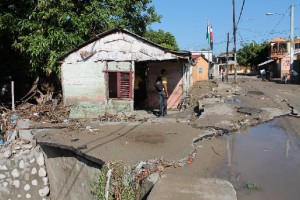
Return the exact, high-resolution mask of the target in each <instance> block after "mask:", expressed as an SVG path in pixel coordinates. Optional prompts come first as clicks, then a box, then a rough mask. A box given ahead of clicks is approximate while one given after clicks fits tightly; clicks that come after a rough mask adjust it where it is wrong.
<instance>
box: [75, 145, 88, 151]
mask: <svg viewBox="0 0 300 200" xmlns="http://www.w3.org/2000/svg"><path fill="white" fill-rule="evenodd" d="M86 148H87V146H86V145H85V144H84V145H81V146H78V147H77V148H76V149H77V150H81V149H86Z"/></svg>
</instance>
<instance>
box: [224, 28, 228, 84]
mask: <svg viewBox="0 0 300 200" xmlns="http://www.w3.org/2000/svg"><path fill="white" fill-rule="evenodd" d="M228 47H229V33H227V45H226V77H225V79H226V83H228Z"/></svg>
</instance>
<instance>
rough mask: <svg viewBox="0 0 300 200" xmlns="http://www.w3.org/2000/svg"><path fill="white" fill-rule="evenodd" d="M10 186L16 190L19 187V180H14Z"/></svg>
mask: <svg viewBox="0 0 300 200" xmlns="http://www.w3.org/2000/svg"><path fill="white" fill-rule="evenodd" d="M12 185H13V186H15V187H16V188H19V187H20V181H19V180H14V181H13V183H12Z"/></svg>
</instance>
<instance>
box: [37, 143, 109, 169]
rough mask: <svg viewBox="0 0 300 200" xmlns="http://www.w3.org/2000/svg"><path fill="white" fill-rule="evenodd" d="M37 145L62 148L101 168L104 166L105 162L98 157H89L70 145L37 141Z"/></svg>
mask: <svg viewBox="0 0 300 200" xmlns="http://www.w3.org/2000/svg"><path fill="white" fill-rule="evenodd" d="M37 144H38V145H45V146H50V147H56V148H60V149H62V150H64V149H65V150H69V151H71V152H73V153H75V154H76V155H78V156H81V157H82V158H85V159H87V160H89V161H91V162H94V163H96V164H99V165H100V166H102V165H104V164H105V162H104V161H103V160H101V159H99V158H97V157H94V156H91V155H88V154H86V153H84V152H82V151H81V150H79V149H78V148H75V147H73V146H69V145H62V144H56V143H52V142H46V141H38V140H37Z"/></svg>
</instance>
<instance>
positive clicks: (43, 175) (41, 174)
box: [39, 167, 47, 177]
mask: <svg viewBox="0 0 300 200" xmlns="http://www.w3.org/2000/svg"><path fill="white" fill-rule="evenodd" d="M46 175H47V172H46V170H45V168H43V167H42V168H40V169H39V176H40V177H45V176H46Z"/></svg>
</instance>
